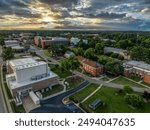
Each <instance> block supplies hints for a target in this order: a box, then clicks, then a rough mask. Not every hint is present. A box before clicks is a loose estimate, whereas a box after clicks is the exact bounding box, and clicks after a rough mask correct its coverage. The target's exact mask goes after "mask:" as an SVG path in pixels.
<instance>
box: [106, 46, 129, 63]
mask: <svg viewBox="0 0 150 130" xmlns="http://www.w3.org/2000/svg"><path fill="white" fill-rule="evenodd" d="M108 52H113V53H116V54H119V55H121V56H123V57H124V59H128V60H129V59H130V55H128V53H127V50H123V49H119V48H114V47H104V53H108Z"/></svg>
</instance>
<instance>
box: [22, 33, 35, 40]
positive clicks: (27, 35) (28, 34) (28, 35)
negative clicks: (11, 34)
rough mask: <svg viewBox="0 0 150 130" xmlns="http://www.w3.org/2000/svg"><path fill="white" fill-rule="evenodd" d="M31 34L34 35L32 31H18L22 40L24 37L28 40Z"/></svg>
mask: <svg viewBox="0 0 150 130" xmlns="http://www.w3.org/2000/svg"><path fill="white" fill-rule="evenodd" d="M33 35H34V34H33V33H20V37H21V40H24V39H25V40H28V39H30V37H31V36H33Z"/></svg>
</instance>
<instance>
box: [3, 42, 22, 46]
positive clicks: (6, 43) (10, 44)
mask: <svg viewBox="0 0 150 130" xmlns="http://www.w3.org/2000/svg"><path fill="white" fill-rule="evenodd" d="M4 43H5V46H6V47H9V46H15V45H18V44H19V43H20V42H19V41H18V40H5V41H4Z"/></svg>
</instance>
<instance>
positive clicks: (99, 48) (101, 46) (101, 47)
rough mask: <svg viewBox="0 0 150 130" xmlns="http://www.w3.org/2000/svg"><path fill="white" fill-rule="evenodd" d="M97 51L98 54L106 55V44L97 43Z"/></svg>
mask: <svg viewBox="0 0 150 130" xmlns="http://www.w3.org/2000/svg"><path fill="white" fill-rule="evenodd" d="M95 51H96V53H97V54H103V53H104V43H97V44H96V46H95Z"/></svg>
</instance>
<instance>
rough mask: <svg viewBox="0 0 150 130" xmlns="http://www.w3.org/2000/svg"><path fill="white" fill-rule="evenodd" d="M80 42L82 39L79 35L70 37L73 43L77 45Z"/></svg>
mask: <svg viewBox="0 0 150 130" xmlns="http://www.w3.org/2000/svg"><path fill="white" fill-rule="evenodd" d="M79 42H80V39H79V38H77V37H72V38H71V39H70V43H71V44H73V45H77V44H78V43H79Z"/></svg>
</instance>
